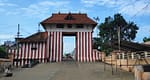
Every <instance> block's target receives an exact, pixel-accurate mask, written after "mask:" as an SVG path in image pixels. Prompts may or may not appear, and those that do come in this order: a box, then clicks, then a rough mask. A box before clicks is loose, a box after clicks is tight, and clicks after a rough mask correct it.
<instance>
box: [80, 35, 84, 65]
mask: <svg viewBox="0 0 150 80" xmlns="http://www.w3.org/2000/svg"><path fill="white" fill-rule="evenodd" d="M81 54H82V62H84V32H82V53H81Z"/></svg>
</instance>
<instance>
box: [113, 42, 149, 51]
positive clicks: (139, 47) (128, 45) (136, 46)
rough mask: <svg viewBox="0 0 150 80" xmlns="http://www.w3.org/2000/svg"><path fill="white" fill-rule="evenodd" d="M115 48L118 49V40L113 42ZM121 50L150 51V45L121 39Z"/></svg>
mask: <svg viewBox="0 0 150 80" xmlns="http://www.w3.org/2000/svg"><path fill="white" fill-rule="evenodd" d="M112 45H113V48H116V49H118V42H117V41H114V42H113V43H112ZM120 47H121V50H125V51H150V45H145V44H140V43H134V42H129V41H124V40H122V41H121V44H120Z"/></svg>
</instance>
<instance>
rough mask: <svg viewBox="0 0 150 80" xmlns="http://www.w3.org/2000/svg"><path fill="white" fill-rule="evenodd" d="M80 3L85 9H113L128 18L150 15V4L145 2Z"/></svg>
mask: <svg viewBox="0 0 150 80" xmlns="http://www.w3.org/2000/svg"><path fill="white" fill-rule="evenodd" d="M81 2H82V3H83V4H85V6H86V7H94V6H104V7H109V8H111V7H113V8H115V10H116V11H118V12H120V13H124V14H127V15H129V16H135V15H139V16H140V15H143V14H146V15H150V2H148V1H146V0H81Z"/></svg>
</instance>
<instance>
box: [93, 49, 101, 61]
mask: <svg viewBox="0 0 150 80" xmlns="http://www.w3.org/2000/svg"><path fill="white" fill-rule="evenodd" d="M101 60H102V53H101V52H100V51H98V50H97V49H93V61H101Z"/></svg>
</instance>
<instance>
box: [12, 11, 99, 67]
mask: <svg viewBox="0 0 150 80" xmlns="http://www.w3.org/2000/svg"><path fill="white" fill-rule="evenodd" d="M41 25H42V26H43V28H44V29H45V32H38V33H35V34H33V35H30V36H29V37H26V38H24V39H21V40H19V41H18V43H19V47H18V49H17V48H16V49H10V50H9V53H13V54H14V65H21V66H23V65H24V64H29V63H30V62H32V61H35V60H38V61H39V62H43V63H45V62H61V61H62V60H63V59H62V58H63V36H75V37H76V48H75V52H76V53H75V54H74V55H75V61H78V62H94V61H96V60H97V59H100V57H99V56H100V55H97V52H95V50H94V52H93V50H92V32H93V29H94V28H95V26H96V25H97V23H96V22H95V21H93V20H92V19H90V18H89V17H88V16H87V14H82V13H55V14H52V16H51V17H49V18H47V19H45V20H44V21H42V22H41ZM68 47H69V46H68ZM17 50H18V51H17Z"/></svg>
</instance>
